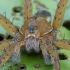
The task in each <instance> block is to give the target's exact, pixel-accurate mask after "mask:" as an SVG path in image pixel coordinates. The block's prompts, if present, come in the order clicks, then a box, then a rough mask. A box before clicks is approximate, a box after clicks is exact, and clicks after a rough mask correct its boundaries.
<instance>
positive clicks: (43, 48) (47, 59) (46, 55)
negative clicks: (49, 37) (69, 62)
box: [40, 45, 53, 65]
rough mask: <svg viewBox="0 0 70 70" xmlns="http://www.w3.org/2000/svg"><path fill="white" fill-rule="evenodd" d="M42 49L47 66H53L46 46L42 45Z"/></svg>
mask: <svg viewBox="0 0 70 70" xmlns="http://www.w3.org/2000/svg"><path fill="white" fill-rule="evenodd" d="M40 48H41V50H42V54H43V57H44V60H45V63H46V64H47V65H51V64H53V63H52V60H51V57H50V55H49V53H48V51H47V50H46V48H45V46H44V45H41V46H40Z"/></svg>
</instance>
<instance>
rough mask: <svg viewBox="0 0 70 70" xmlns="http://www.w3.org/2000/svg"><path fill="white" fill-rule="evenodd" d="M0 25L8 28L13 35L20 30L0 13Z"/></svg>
mask: <svg viewBox="0 0 70 70" xmlns="http://www.w3.org/2000/svg"><path fill="white" fill-rule="evenodd" d="M0 25H1V26H3V27H4V28H5V29H6V30H7V32H8V33H9V34H11V35H12V36H14V35H15V34H16V33H17V32H18V29H17V28H16V27H15V26H14V25H13V24H12V23H11V22H10V21H9V20H8V19H7V18H5V17H4V16H2V15H1V14H0Z"/></svg>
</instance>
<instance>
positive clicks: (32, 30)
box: [27, 26, 38, 33]
mask: <svg viewBox="0 0 70 70" xmlns="http://www.w3.org/2000/svg"><path fill="white" fill-rule="evenodd" d="M27 29H28V31H29V32H30V33H34V32H35V30H37V29H38V28H37V26H33V27H31V26H28V28H27Z"/></svg>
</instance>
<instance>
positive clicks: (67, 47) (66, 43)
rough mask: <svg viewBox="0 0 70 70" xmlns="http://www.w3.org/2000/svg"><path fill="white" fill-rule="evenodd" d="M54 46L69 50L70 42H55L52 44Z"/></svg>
mask: <svg viewBox="0 0 70 70" xmlns="http://www.w3.org/2000/svg"><path fill="white" fill-rule="evenodd" d="M54 45H55V46H57V47H59V48H63V49H67V50H70V41H68V40H65V39H64V40H57V41H56V42H55V43H54Z"/></svg>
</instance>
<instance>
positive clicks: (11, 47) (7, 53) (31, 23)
mask: <svg viewBox="0 0 70 70" xmlns="http://www.w3.org/2000/svg"><path fill="white" fill-rule="evenodd" d="M67 2H68V0H60V1H59V3H58V6H57V9H56V13H55V17H54V20H53V23H52V25H51V24H49V22H48V21H47V20H46V18H45V17H42V16H36V15H35V16H33V15H32V3H31V0H24V4H25V5H24V23H25V24H24V25H23V26H22V27H21V28H20V29H19V30H18V29H17V28H16V27H15V26H14V25H13V24H12V23H11V22H10V21H9V20H8V19H7V18H5V17H4V16H2V15H0V25H2V26H3V27H4V28H5V29H6V30H7V32H8V33H9V34H11V35H12V36H13V39H12V40H3V41H1V42H0V51H2V50H4V52H3V54H2V55H1V56H0V67H2V66H3V65H4V64H5V63H6V62H7V61H8V60H9V58H10V57H11V56H13V57H14V56H16V57H14V59H13V62H15V63H18V62H17V61H16V60H15V58H17V56H19V55H20V54H19V53H20V48H21V46H22V45H24V47H23V48H25V49H26V51H27V52H32V51H34V52H36V53H38V52H40V51H42V54H43V57H44V59H45V63H46V64H47V65H51V64H54V70H60V63H59V56H58V52H57V47H58V48H63V49H68V50H70V42H69V41H68V40H65V39H63V40H58V39H57V34H58V32H59V28H60V26H61V23H62V20H63V17H64V13H65V9H66V5H67ZM19 58H20V57H19ZM19 61H20V60H19Z"/></svg>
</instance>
